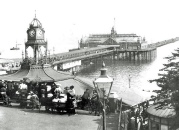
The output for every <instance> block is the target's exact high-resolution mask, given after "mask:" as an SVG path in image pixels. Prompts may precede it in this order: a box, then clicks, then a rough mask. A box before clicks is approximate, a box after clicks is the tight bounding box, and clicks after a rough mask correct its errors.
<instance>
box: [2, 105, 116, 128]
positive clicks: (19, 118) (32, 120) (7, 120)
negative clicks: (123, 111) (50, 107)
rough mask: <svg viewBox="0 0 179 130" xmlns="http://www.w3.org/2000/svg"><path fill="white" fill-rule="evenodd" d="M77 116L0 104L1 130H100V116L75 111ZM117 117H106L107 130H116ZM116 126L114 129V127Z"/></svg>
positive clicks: (112, 115) (113, 115)
mask: <svg viewBox="0 0 179 130" xmlns="http://www.w3.org/2000/svg"><path fill="white" fill-rule="evenodd" d="M76 112H77V115H70V116H68V115H67V114H59V113H56V112H54V113H53V114H52V113H50V112H46V111H45V110H44V109H42V111H41V112H40V113H39V111H38V110H37V109H35V110H31V109H21V108H19V107H18V106H17V105H13V106H12V107H4V106H2V105H1V104H0V129H1V130H59V129H60V130H102V119H101V116H94V115H90V114H89V113H88V112H87V111H83V110H76ZM116 123H117V115H115V114H111V115H110V116H107V130H117V124H116ZM115 126H116V127H115Z"/></svg>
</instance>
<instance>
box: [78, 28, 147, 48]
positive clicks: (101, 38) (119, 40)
mask: <svg viewBox="0 0 179 130" xmlns="http://www.w3.org/2000/svg"><path fill="white" fill-rule="evenodd" d="M144 44H146V41H145V38H142V37H141V36H138V35H136V34H117V32H116V30H115V29H114V27H112V29H111V33H110V34H92V35H89V37H83V38H82V39H81V41H80V48H86V47H97V46H103V45H120V47H121V48H123V49H140V48H141V46H142V45H144Z"/></svg>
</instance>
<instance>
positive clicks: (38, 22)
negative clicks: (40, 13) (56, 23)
mask: <svg viewBox="0 0 179 130" xmlns="http://www.w3.org/2000/svg"><path fill="white" fill-rule="evenodd" d="M30 27H33V28H34V27H42V24H41V22H40V21H39V20H38V19H37V18H36V17H35V18H34V19H33V20H32V22H31V23H30Z"/></svg>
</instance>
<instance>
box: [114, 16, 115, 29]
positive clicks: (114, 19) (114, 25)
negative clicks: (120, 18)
mask: <svg viewBox="0 0 179 130" xmlns="http://www.w3.org/2000/svg"><path fill="white" fill-rule="evenodd" d="M114 30H115V18H114Z"/></svg>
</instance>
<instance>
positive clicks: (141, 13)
mask: <svg viewBox="0 0 179 130" xmlns="http://www.w3.org/2000/svg"><path fill="white" fill-rule="evenodd" d="M178 3H179V1H177V0H170V1H169V0H4V1H3V0H2V1H0V16H1V20H0V24H1V28H0V30H1V31H0V38H1V41H0V42H1V43H0V45H1V47H0V52H1V53H2V54H1V55H0V58H20V57H22V51H24V43H25V42H26V41H27V33H26V31H27V29H28V28H29V24H30V23H31V21H32V20H33V18H34V17H35V12H36V17H37V19H38V20H39V21H40V22H41V23H42V27H43V28H44V30H45V39H46V40H47V41H48V49H49V50H50V51H51V53H53V48H55V49H54V53H61V52H67V51H68V50H69V49H72V48H77V47H78V41H80V39H81V38H82V37H85V36H89V34H108V33H110V31H111V28H112V27H113V26H115V29H116V31H117V33H118V34H125V33H128V34H129V33H135V34H137V35H139V36H142V37H145V38H146V40H147V41H148V42H149V43H153V42H157V41H161V40H166V39H169V38H174V37H177V36H179V31H178V30H179V15H178V12H179V8H178V5H179V4H178ZM35 10H36V11H35ZM114 19H115V20H114ZM16 43H17V44H21V45H18V46H19V47H20V48H21V49H20V50H18V51H10V48H12V47H15V46H16Z"/></svg>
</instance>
